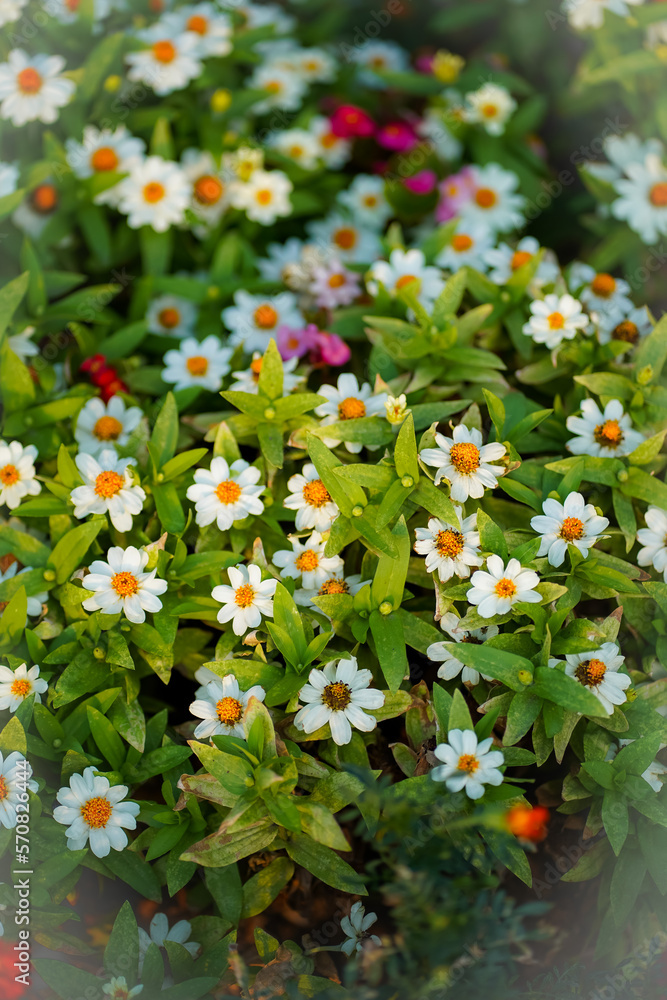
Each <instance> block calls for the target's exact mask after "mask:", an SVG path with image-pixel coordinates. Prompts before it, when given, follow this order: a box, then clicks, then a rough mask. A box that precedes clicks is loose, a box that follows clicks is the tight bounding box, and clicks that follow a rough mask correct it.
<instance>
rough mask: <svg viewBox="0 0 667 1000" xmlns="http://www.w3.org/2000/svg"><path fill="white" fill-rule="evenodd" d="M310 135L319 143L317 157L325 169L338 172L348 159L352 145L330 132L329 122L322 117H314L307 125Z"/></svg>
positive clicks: (347, 140)
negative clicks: (328, 168) (322, 162)
mask: <svg viewBox="0 0 667 1000" xmlns="http://www.w3.org/2000/svg"><path fill="white" fill-rule="evenodd" d="M309 130H310V133H311V135H313V136H314V137H315V139H317V142H318V143H319V155H320V158H321V159H322V160H323V161H324V163H325V165H326V166H327V167H330V168H331V169H332V170H340V168H341V167H342V166H344V165H345V164H346V163H347V161H348V160H349V158H350V155H351V151H352V145H351V143H350V140H349V139H343V138H341V137H340V136H338V135H335V133H334V132H332V131H331V122H330V121H329V119H328V118H325V117H324V116H323V115H316V116H315V118H312V119H311V121H310V125H309Z"/></svg>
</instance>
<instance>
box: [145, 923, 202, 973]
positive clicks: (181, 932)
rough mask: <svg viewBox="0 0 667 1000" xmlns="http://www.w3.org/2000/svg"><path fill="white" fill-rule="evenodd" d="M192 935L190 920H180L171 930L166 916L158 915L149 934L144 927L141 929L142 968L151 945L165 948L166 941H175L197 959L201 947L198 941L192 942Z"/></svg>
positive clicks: (151, 924)
mask: <svg viewBox="0 0 667 1000" xmlns="http://www.w3.org/2000/svg"><path fill="white" fill-rule="evenodd" d="M191 935H192V924H191V923H190V921H189V920H179V921H178V922H177V923H175V924H174V926H173V927H171V928H170V927H169V921H168V919H167V917H166V916H165V914H164V913H156V914H155V916H154V917H153V919H152V920H151V922H150V926H149V928H148V934H147V933H146V931H145V930H144V929H143V927H140V928H139V964H140V966H143V961H144V958H145V957H146V952H147V951H148V949H149V948H150V946H151V944H156V945H157V946H158V948H164V946H165V942H166V941H173V942H174V943H175V944H180V945H181V947H182V948H185V950H186V951H187V952H189V954H190V955H191V956H192V958H196V957H197V955H198V954H199V952H200V951H201V945H200V944H199V942H198V941H191V940H190V936H191Z"/></svg>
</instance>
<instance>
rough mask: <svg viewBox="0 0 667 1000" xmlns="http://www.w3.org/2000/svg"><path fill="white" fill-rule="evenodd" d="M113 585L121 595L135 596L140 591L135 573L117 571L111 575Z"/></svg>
mask: <svg viewBox="0 0 667 1000" xmlns="http://www.w3.org/2000/svg"><path fill="white" fill-rule="evenodd" d="M111 586H112V588H113V590H115V591H116V593H117V594H118V596H119V597H134V595H135V594H136V593H138V591H139V581H138V580H137V578H136V576H135V575H134V573H128V572H127V571H125V572H123V573H115V574H114V576H112V577H111Z"/></svg>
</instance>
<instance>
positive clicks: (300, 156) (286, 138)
mask: <svg viewBox="0 0 667 1000" xmlns="http://www.w3.org/2000/svg"><path fill="white" fill-rule="evenodd" d="M269 145H270V146H271V148H272V149H275V150H276V151H277V152H278V153H280V154H281V155H282V156H286V157H287V158H288V159H290V160H293V161H294V163H296V164H297V165H298V166H299V167H301V168H302V169H303V170H314V169H315V167H316V166H317V162H318V158H319V154H320V146H319V143H318V141H317V139H316V138H315V137H314V136H313V135H311V133H310V132H309V131H307V129H305V128H290V129H286V130H285V131H284V132H273V133H271V136H270V139H269Z"/></svg>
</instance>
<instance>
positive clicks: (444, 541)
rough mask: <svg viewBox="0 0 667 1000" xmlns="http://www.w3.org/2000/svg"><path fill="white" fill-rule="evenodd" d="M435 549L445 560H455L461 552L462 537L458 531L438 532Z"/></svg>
mask: <svg viewBox="0 0 667 1000" xmlns="http://www.w3.org/2000/svg"><path fill="white" fill-rule="evenodd" d="M435 547H436V549H437V550H438V554H439V555H441V556H444V557H445V558H446V559H456V557H457V556H458V555H460V554H461V552H463V535H462V534H461V532H460V531H453V530H452V529H450V528H448V529H447V531H439V532H438V534H437V535H436V536H435Z"/></svg>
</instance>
